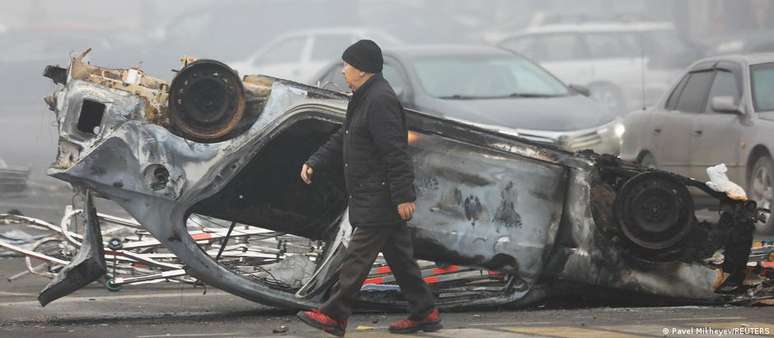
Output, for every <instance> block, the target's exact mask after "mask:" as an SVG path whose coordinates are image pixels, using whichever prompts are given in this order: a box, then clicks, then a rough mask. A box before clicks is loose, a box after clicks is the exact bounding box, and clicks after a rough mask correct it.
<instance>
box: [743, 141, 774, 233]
mask: <svg viewBox="0 0 774 338" xmlns="http://www.w3.org/2000/svg"><path fill="white" fill-rule="evenodd" d="M772 183H774V161H772V159H771V156H769V155H763V156H761V157H758V159H757V160H755V163H753V165H752V169H751V170H750V176H749V179H748V180H747V193H748V196H749V197H750V199H752V200H754V201H755V202H757V203H758V207H759V208H766V209H769V210H771V206H772V201H773V200H774V193H772V192H773V191H774V188H773V187H772ZM755 228H756V230H757V232H758V233H759V234H767V235H770V234H774V219H772V217H769V219H768V221H767V222H766V224H763V223H761V222H758V223H755Z"/></svg>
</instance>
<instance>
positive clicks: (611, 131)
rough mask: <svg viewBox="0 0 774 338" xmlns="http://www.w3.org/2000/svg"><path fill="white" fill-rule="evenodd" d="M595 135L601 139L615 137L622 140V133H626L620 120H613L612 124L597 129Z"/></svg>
mask: <svg viewBox="0 0 774 338" xmlns="http://www.w3.org/2000/svg"><path fill="white" fill-rule="evenodd" d="M597 133H599V135H600V136H602V137H605V136H608V137H611V136H615V137H616V138H622V137H623V135H624V133H626V127H625V126H624V124H623V121H621V119H615V120H613V121H612V122H610V123H608V124H606V125H604V126H602V127H601V128H599V129H598V130H597Z"/></svg>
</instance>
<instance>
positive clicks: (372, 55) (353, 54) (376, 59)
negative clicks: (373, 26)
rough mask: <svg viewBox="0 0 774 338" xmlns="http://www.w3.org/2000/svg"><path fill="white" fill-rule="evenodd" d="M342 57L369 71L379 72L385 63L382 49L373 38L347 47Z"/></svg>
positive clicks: (358, 67) (351, 63) (349, 62)
mask: <svg viewBox="0 0 774 338" xmlns="http://www.w3.org/2000/svg"><path fill="white" fill-rule="evenodd" d="M341 59H342V60H344V62H346V63H348V64H350V65H351V66H352V67H355V68H357V69H359V70H362V71H364V72H367V73H379V72H381V71H382V66H383V65H384V59H383V58H382V49H381V48H379V45H377V44H376V42H373V41H371V40H360V41H358V42H355V43H354V44H352V46H349V47H347V49H345V50H344V54H342V55H341Z"/></svg>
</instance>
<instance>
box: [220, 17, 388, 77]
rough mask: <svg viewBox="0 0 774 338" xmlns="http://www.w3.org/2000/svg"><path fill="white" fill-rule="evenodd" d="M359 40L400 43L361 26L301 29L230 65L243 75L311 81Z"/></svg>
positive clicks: (381, 43)
mask: <svg viewBox="0 0 774 338" xmlns="http://www.w3.org/2000/svg"><path fill="white" fill-rule="evenodd" d="M360 39H372V40H374V41H376V43H378V44H379V45H380V46H382V47H384V46H391V45H396V44H400V40H399V39H397V38H396V37H394V36H392V35H389V34H386V33H383V32H378V31H373V30H368V29H364V28H348V27H337V28H320V29H309V30H301V31H294V32H291V33H287V34H284V35H280V36H278V37H277V38H275V39H274V40H272V41H271V42H269V43H268V44H266V45H265V46H264V47H262V48H261V49H259V50H258V51H257V52H255V53H254V54H252V55H251V56H250V57H248V58H247V59H246V60H241V61H236V62H231V63H230V66H231V67H232V68H234V69H236V70H238V71H239V72H240V73H242V74H264V75H269V76H274V77H279V78H283V79H288V80H293V81H297V82H302V83H308V84H311V83H310V81H311V80H312V79H313V78H314V76H315V75H316V74H317V73H318V72H319V71H320V70H322V68H323V67H325V66H326V65H328V64H329V63H330V62H331V61H333V60H336V59H337V58H339V57H340V56H341V53H342V52H343V51H344V49H345V48H347V46H349V45H351V44H352V43H354V42H356V41H358V40H360Z"/></svg>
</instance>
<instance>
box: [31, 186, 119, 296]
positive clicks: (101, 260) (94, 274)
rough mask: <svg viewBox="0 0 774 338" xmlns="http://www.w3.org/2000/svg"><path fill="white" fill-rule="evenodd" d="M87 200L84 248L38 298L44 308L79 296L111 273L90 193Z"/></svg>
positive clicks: (87, 194)
mask: <svg viewBox="0 0 774 338" xmlns="http://www.w3.org/2000/svg"><path fill="white" fill-rule="evenodd" d="M85 197H86V223H85V228H84V233H83V242H82V243H83V244H82V246H81V248H80V250H79V251H78V254H76V255H75V257H74V258H73V260H72V261H70V263H69V264H67V265H66V266H65V267H63V268H62V270H61V271H59V273H58V274H57V275H56V276H55V277H54V279H53V280H51V282H50V283H48V285H46V287H45V288H43V291H41V292H40V295H38V301H39V302H40V305H42V306H46V304H48V303H51V302H52V301H54V300H57V299H59V298H62V297H64V296H67V295H69V294H71V293H73V292H75V291H76V290H78V289H80V288H82V287H84V286H86V285H88V284H89V283H91V282H93V281H95V280H97V279H98V278H100V277H102V276H104V275H105V273H107V268H106V263H105V249H104V248H103V247H102V232H101V231H100V227H99V220H98V219H97V209H96V208H94V200H93V198H92V193H91V192H90V191H86V193H85Z"/></svg>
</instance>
